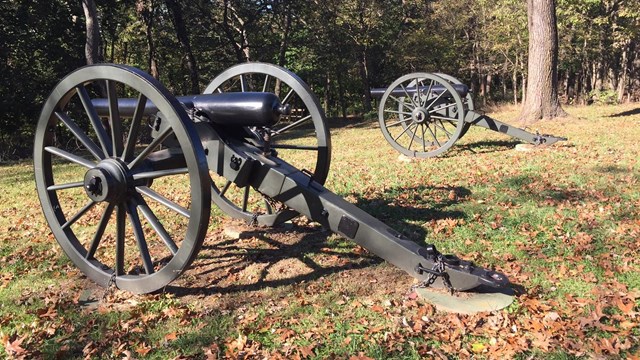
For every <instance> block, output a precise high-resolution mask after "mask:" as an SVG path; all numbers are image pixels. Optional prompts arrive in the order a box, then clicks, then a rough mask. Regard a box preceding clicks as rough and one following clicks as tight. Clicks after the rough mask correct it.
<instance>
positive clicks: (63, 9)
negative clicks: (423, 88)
mask: <svg viewBox="0 0 640 360" xmlns="http://www.w3.org/2000/svg"><path fill="white" fill-rule="evenodd" d="M96 3H97V6H98V11H99V15H100V16H99V19H100V27H101V34H102V44H101V49H102V52H103V55H104V56H103V57H104V59H105V61H109V62H116V63H125V64H129V65H133V66H136V67H139V68H142V69H143V70H146V71H149V70H150V69H149V63H150V52H149V43H148V40H149V39H151V40H152V42H153V44H154V47H155V54H154V59H155V61H156V63H157V64H158V73H159V78H160V80H161V82H162V83H163V84H165V85H166V86H167V87H168V88H169V89H170V90H171V91H172V92H174V93H175V94H177V95H184V94H188V93H190V92H191V89H192V88H193V86H192V78H191V74H190V69H189V66H188V61H187V58H188V54H187V49H186V48H185V47H184V45H183V44H182V43H181V42H180V41H179V40H178V37H177V35H176V24H174V18H173V17H172V16H171V12H170V11H169V9H168V7H167V5H166V3H165V2H164V1H149V0H140V1H138V0H125V1H116V0H100V1H96ZM178 3H179V5H180V7H181V11H182V13H183V14H182V16H183V18H184V19H183V20H184V27H185V29H186V30H187V38H188V41H189V43H190V49H191V55H192V56H193V58H194V59H195V60H196V63H197V68H196V69H195V70H196V71H197V80H196V82H197V84H196V85H197V87H198V88H199V89H203V88H204V87H205V86H206V85H207V84H208V83H209V82H210V81H211V80H212V79H213V78H214V77H215V76H216V75H217V74H219V73H220V72H221V71H223V70H224V69H226V68H228V67H229V66H231V65H234V64H236V63H238V62H244V61H247V60H249V61H264V62H271V63H277V64H279V65H282V66H285V67H287V68H289V69H291V70H292V71H294V72H295V73H296V74H298V75H299V76H300V77H301V78H302V79H304V80H305V81H306V82H307V83H309V85H310V86H311V88H312V89H313V91H314V93H315V94H316V95H317V96H318V97H319V98H320V101H321V103H322V104H323V105H325V107H326V109H325V110H326V112H327V114H329V115H330V116H332V117H343V116H344V117H348V116H353V115H355V116H362V115H365V114H366V113H367V112H368V111H370V110H375V104H372V103H371V102H370V101H369V99H368V96H367V92H368V89H369V88H370V87H384V86H387V85H388V84H390V83H391V82H392V81H393V80H395V79H396V78H397V77H399V76H400V75H402V74H405V73H407V72H410V71H428V72H444V73H448V74H451V75H454V76H455V77H457V78H459V79H461V80H462V81H463V82H464V83H467V84H469V85H470V86H471V89H472V90H473V91H474V96H476V100H477V101H476V102H477V103H478V105H480V104H482V103H484V102H487V101H498V102H499V101H512V100H516V101H520V100H521V97H520V94H521V90H522V86H523V82H524V81H525V80H526V77H527V74H526V69H527V63H526V61H527V60H526V59H527V52H528V34H527V12H526V3H525V2H523V1H519V0H496V1H487V0H481V1H472V2H463V1H459V0H438V1H424V0H409V1H398V0H366V1H355V0H325V1H318V0H311V1H294V0H266V1H222V0H214V1H202V0H199V1H192V2H181V1H179V2H178ZM142 5H145V6H146V7H145V9H147V11H148V14H149V15H150V17H148V18H145V17H144V16H143V15H144V14H147V13H145V12H143V11H141V10H142V8H141V6H142ZM557 18H558V29H559V45H560V49H559V64H558V68H559V72H560V73H559V76H560V80H561V82H560V89H559V93H560V95H561V96H562V98H563V99H565V100H566V101H567V102H569V103H576V104H584V103H586V102H587V101H589V102H590V101H591V98H592V96H593V95H595V98H596V99H595V100H596V102H606V103H609V102H610V101H612V100H613V99H614V98H615V99H616V101H618V99H621V98H622V97H623V96H624V95H628V96H629V97H630V98H634V97H636V98H637V97H638V92H639V91H640V89H639V86H640V85H639V84H638V83H637V79H638V77H639V72H640V67H638V66H637V59H638V56H637V53H638V51H637V50H638V48H640V44H639V39H640V23H639V20H638V19H640V3H639V2H637V1H626V0H625V1H612V0H607V1H595V0H558V2H557ZM145 19H147V20H149V19H150V20H151V21H150V22H149V21H146V20H145ZM84 36H85V24H84V14H83V11H82V7H81V3H80V2H77V1H70V0H53V1H44V0H37V1H20V0H7V1H3V2H1V3H0V74H2V80H3V81H2V83H0V161H1V160H6V159H8V158H17V157H24V156H27V155H28V154H29V153H30V151H31V150H30V149H29V144H30V143H31V141H30V140H31V138H32V136H33V126H34V124H35V122H36V119H37V117H38V114H39V111H40V108H41V105H42V103H43V102H44V101H45V100H46V98H47V95H48V94H49V91H50V89H51V88H52V87H53V85H54V84H55V83H56V82H57V81H59V80H60V79H61V78H62V77H63V76H64V75H65V74H67V73H69V72H70V71H71V70H73V69H75V68H77V67H79V66H81V65H83V64H84V63H85V60H84V44H85V38H84ZM614 92H615V94H614Z"/></svg>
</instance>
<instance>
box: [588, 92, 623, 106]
mask: <svg viewBox="0 0 640 360" xmlns="http://www.w3.org/2000/svg"><path fill="white" fill-rule="evenodd" d="M587 96H588V97H589V98H590V99H591V100H592V101H593V102H594V103H595V104H599V105H612V104H617V103H618V94H617V93H616V92H615V91H613V90H602V91H600V90H591V91H590V92H589V94H588V95H587Z"/></svg>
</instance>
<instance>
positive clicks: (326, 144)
mask: <svg viewBox="0 0 640 360" xmlns="http://www.w3.org/2000/svg"><path fill="white" fill-rule="evenodd" d="M252 91H258V92H271V93H274V94H276V95H278V97H279V98H280V101H281V102H282V104H283V105H285V106H288V107H289V109H290V113H289V114H288V115H283V116H282V117H281V120H280V121H279V122H278V123H277V124H276V125H275V126H274V127H273V128H271V129H256V128H250V129H247V132H248V133H250V134H255V135H258V134H265V133H268V134H269V135H270V136H271V149H272V150H274V152H275V155H277V156H278V157H279V158H281V159H283V160H285V161H287V162H289V163H290V164H292V165H293V166H295V167H296V168H298V169H306V170H309V172H310V173H311V174H312V175H313V179H314V180H315V181H317V182H318V183H320V184H324V182H325V180H326V179H327V175H328V173H329V165H330V161H331V140H330V134H329V129H328V128H327V124H326V118H325V114H324V111H323V110H322V108H321V107H320V103H319V101H318V99H317V98H316V96H315V95H314V94H313V92H312V91H311V89H310V88H309V87H308V85H307V84H306V83H304V81H302V80H301V79H300V78H299V77H298V76H297V75H295V74H293V73H292V72H290V71H289V70H286V69H284V68H282V67H279V66H276V65H272V64H267V63H246V64H240V65H236V66H233V67H231V68H229V69H227V70H225V71H223V72H222V73H221V74H220V75H218V76H217V77H216V78H215V79H213V81H212V82H211V83H210V84H209V86H207V88H206V89H205V91H204V93H205V94H211V93H214V92H220V93H222V92H252ZM251 141H252V142H253V143H254V144H255V145H260V143H261V141H262V140H261V139H260V136H259V135H258V136H254V137H253V139H251ZM210 175H211V179H212V192H211V198H212V200H213V202H214V203H215V204H216V205H218V206H219V207H220V209H221V210H222V211H223V212H224V213H226V214H228V215H229V216H232V217H234V218H237V219H242V220H245V221H247V222H250V223H258V224H261V225H267V226H273V225H276V224H279V223H282V222H284V221H287V220H289V219H291V218H293V217H295V216H297V215H298V213H297V212H294V211H292V210H289V209H284V208H280V209H279V208H277V207H278V204H275V203H274V202H273V201H271V200H270V199H268V198H265V197H264V196H262V195H261V194H260V193H258V192H257V191H256V190H255V189H252V188H251V187H250V186H246V187H242V188H240V187H238V186H236V185H235V184H233V183H232V182H230V181H228V180H226V179H224V178H222V177H220V176H218V175H217V174H215V173H213V172H211V174H210Z"/></svg>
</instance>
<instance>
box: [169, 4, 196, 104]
mask: <svg viewBox="0 0 640 360" xmlns="http://www.w3.org/2000/svg"><path fill="white" fill-rule="evenodd" d="M165 3H166V4H167V8H168V9H169V12H170V13H171V19H172V21H173V27H174V28H175V30H176V37H177V38H178V41H179V42H180V46H181V47H182V50H183V51H184V53H185V56H186V59H187V69H188V70H189V78H190V79H191V94H199V93H200V77H199V75H198V65H197V63H196V57H195V56H194V54H193V51H192V50H191V42H190V41H189V32H188V31H187V28H186V27H185V26H184V17H183V16H182V8H181V7H180V4H179V3H178V2H177V1H176V0H165Z"/></svg>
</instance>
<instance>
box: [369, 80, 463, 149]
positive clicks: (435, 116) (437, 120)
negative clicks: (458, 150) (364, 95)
mask: <svg viewBox="0 0 640 360" xmlns="http://www.w3.org/2000/svg"><path fill="white" fill-rule="evenodd" d="M464 116H465V109H464V105H463V102H462V98H461V97H460V95H459V94H458V92H457V91H456V89H455V88H454V87H453V86H452V85H451V84H450V83H449V81H447V80H445V79H443V78H442V77H439V76H437V75H433V74H429V73H412V74H408V75H405V76H402V77H400V78H399V79H398V80H396V81H395V82H393V83H392V84H391V86H389V87H388V88H387V90H386V91H385V93H384V95H383V96H382V99H381V101H380V107H379V110H378V121H379V124H380V129H381V130H382V134H383V135H384V137H385V139H387V141H388V142H389V143H390V144H391V146H393V147H394V148H395V149H396V150H398V151H399V152H401V153H402V154H404V155H407V156H410V157H420V158H427V157H433V156H437V155H439V154H441V153H443V152H445V151H446V150H447V149H449V148H450V147H451V146H452V145H453V144H454V143H455V142H456V141H457V140H458V139H459V138H460V134H461V133H462V131H463V128H464V124H465V123H464Z"/></svg>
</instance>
